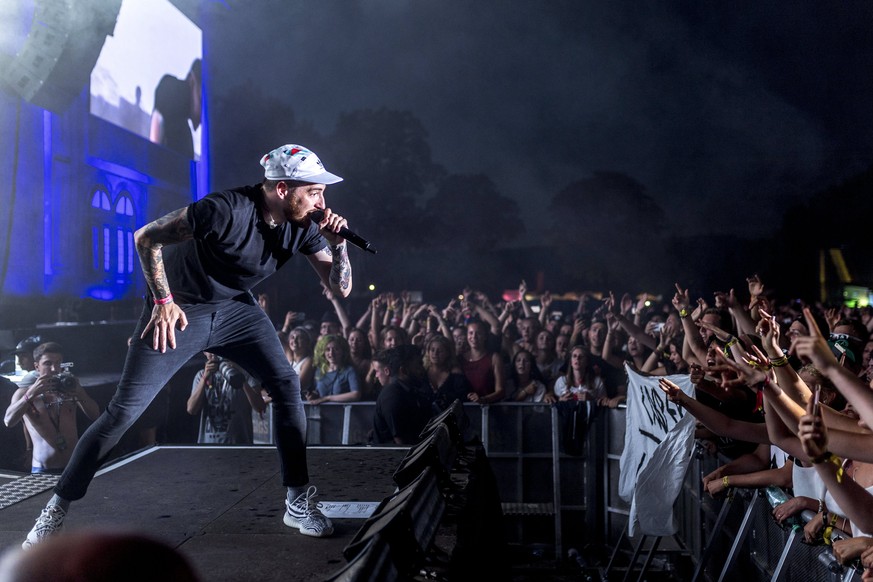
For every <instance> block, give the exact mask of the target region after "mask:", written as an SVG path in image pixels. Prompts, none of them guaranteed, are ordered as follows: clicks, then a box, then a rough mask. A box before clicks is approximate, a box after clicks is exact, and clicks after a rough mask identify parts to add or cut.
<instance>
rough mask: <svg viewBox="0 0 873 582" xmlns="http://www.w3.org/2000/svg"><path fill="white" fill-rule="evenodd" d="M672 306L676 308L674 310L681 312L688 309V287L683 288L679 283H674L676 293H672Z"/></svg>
mask: <svg viewBox="0 0 873 582" xmlns="http://www.w3.org/2000/svg"><path fill="white" fill-rule="evenodd" d="M672 302H673V307H675V308H676V311H678V312H680V313H681V312H682V311H683V310H684V311H688V310H689V308H690V306H691V300H690V299H688V289H683V288H682V287H680V286H679V283H676V294H675V295H673V301H672Z"/></svg>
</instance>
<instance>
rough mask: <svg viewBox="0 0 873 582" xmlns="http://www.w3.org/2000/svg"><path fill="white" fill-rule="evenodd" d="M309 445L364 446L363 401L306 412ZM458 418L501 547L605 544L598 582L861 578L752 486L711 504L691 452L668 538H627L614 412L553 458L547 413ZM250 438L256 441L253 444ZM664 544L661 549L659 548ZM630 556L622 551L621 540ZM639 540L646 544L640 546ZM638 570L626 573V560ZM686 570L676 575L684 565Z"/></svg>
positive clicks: (619, 431) (502, 411)
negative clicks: (491, 483) (475, 443)
mask: <svg viewBox="0 0 873 582" xmlns="http://www.w3.org/2000/svg"><path fill="white" fill-rule="evenodd" d="M305 408H306V416H307V420H308V442H309V444H311V445H350V446H354V445H366V444H367V443H368V437H369V432H370V430H371V428H372V422H373V420H372V419H373V410H374V408H375V403H373V402H353V403H326V404H322V405H318V406H313V405H306V406H305ZM464 410H465V412H466V413H467V417H468V419H469V420H470V423H471V428H472V430H473V432H474V433H476V434H478V435H479V436H480V439H481V440H482V444H483V446H484V448H485V451H486V454H487V455H488V458H489V460H490V463H491V466H492V469H493V471H494V473H495V476H496V478H497V483H498V488H499V492H500V497H501V502H502V506H503V511H504V517H505V519H506V524H505V525H506V531H507V539H508V541H509V542H511V543H517V544H521V545H524V546H530V547H535V548H536V547H539V546H541V547H542V548H543V551H544V552H545V553H547V554H550V553H552V552H554V557H555V558H557V559H559V560H560V559H562V558H564V557H565V556H564V550H565V548H564V545H565V544H564V540H565V539H572V540H583V542H584V543H590V544H604V545H606V546H608V548H609V549H610V550H611V553H612V556H611V557H610V559H609V563H608V564H607V565H606V568H601V574H602V576H603V578H604V579H609V580H613V579H615V580H617V579H619V578H620V576H619V574H620V575H621V576H623V579H625V580H630V579H631V577H632V576H633V575H634V574H637V575H638V579H639V580H643V579H644V578H645V576H646V574H647V572H648V571H651V570H653V569H655V568H657V569H668V570H676V571H677V572H678V573H680V578H679V579H689V580H710V581H723V580H739V579H742V580H744V582H756V581H759V580H760V581H763V580H774V581H788V580H803V581H814V582H818V581H821V582H835V581H840V580H842V581H849V580H859V579H860V572H856V571H855V570H853V569H852V568H842V567H840V566H839V564H837V563H835V561H834V559H833V556H832V554H831V552H830V549H829V548H827V547H823V546H810V545H806V544H803V543H801V539H802V537H803V534H802V532H792V531H785V530H783V529H782V528H781V527H780V526H779V525H777V524H776V523H775V521H774V520H773V519H772V517H771V508H770V506H769V504H768V503H767V501H766V499H764V498H763V495H759V494H758V491H756V490H734V491H733V493H732V495H730V496H728V497H726V498H721V499H712V498H711V497H710V496H709V495H708V494H707V493H706V491H705V490H704V489H703V487H702V477H703V476H704V475H706V474H708V473H709V472H711V471H713V470H714V469H716V468H717V467H718V466H719V464H720V461H719V459H718V458H716V457H713V456H711V455H706V454H703V453H701V452H698V454H696V455H695V456H694V458H693V459H692V463H691V466H690V467H689V470H688V472H687V473H686V476H685V482H684V486H683V488H682V491H681V493H680V495H679V498H678V499H677V501H676V504H675V506H674V515H675V516H676V519H677V523H678V532H677V533H676V535H675V536H673V537H672V539H670V540H667V541H666V542H665V541H664V540H661V539H659V538H655V539H648V538H646V536H641V535H638V536H636V537H635V538H634V539H629V538H628V537H627V535H626V533H627V521H628V515H629V504H628V503H626V502H625V501H624V500H622V499H621V498H620V497H619V496H618V482H619V460H620V458H621V453H622V450H623V449H624V432H625V413H624V407H623V406H621V407H619V408H617V409H601V410H599V411H598V414H597V416H596V417H595V419H594V420H593V421H592V422H591V424H590V428H589V432H588V437H587V440H586V441H585V446H584V450H582V451H576V453H577V454H575V455H569V454H567V453H566V452H564V446H563V442H562V439H563V438H564V436H563V435H562V434H561V429H562V423H561V418H560V417H559V413H558V410H557V408H556V407H554V406H549V405H543V404H531V403H514V402H503V403H496V404H490V405H486V406H480V405H478V404H472V403H467V404H465V405H464ZM260 425H261V429H260V434H259V429H258V427H257V426H256V428H255V433H256V442H264V443H270V442H271V441H272V438H271V435H270V431H269V414H267V415H265V416H264V417H263V418H261V419H260ZM257 439H259V440H257ZM662 542H663V543H662ZM627 543H630V544H631V546H632V548H630V549H628V550H626V549H625V547H624V546H625V544H627ZM647 544H648V547H647ZM638 560H642V563H641V564H639V565H637V561H638ZM689 563H690V566H691V568H692V570H691V571H689V572H681V567H682V566H683V564H684V565H685V567H687V566H688V564H689Z"/></svg>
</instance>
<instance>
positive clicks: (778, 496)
mask: <svg viewBox="0 0 873 582" xmlns="http://www.w3.org/2000/svg"><path fill="white" fill-rule="evenodd" d="M764 494H765V495H766V496H767V502H768V503H769V504H770V507H772V508H774V509H775V508H776V506H778V505H782V504H783V503H785V502H786V501H788V500H789V499H790V498H789V497H788V495H787V494H786V493H785V492H784V491H783V490H782V489H780V488H779V487H776V486H775V485H770V486H769V487H766V488H765V489H764ZM782 525H784V526H787V527H790V528H791V529H793V530H794V531H798V530H801V529H803V522H801V520H800V518H799V517H798V516H797V515H792V516H791V517H789V518H788V519H786V520H785V521H783V522H782Z"/></svg>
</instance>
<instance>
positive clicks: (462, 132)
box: [178, 0, 873, 240]
mask: <svg viewBox="0 0 873 582" xmlns="http://www.w3.org/2000/svg"><path fill="white" fill-rule="evenodd" d="M186 3H187V6H186ZM643 4H644V3H638V2H633V3H632V2H611V1H605V0H601V1H597V2H582V1H578V0H576V1H571V0H549V1H545V0H541V1H536V2H535V1H519V0H480V1H477V2H470V1H459V0H448V1H446V0H441V1H439V2H437V1H415V2H413V1H399V0H390V1H389V0H384V1H378V2H353V1H351V0H318V1H317V2H316V1H314V0H312V1H294V2H290V1H287V0H259V1H256V2H243V1H242V0H226V1H225V2H213V3H210V4H208V5H205V7H204V5H202V4H201V5H200V7H199V8H196V5H197V3H195V2H193V0H190V1H189V0H185V1H184V2H183V1H181V0H180V2H179V3H178V5H180V6H182V7H183V9H184V10H185V11H186V12H188V13H189V14H192V15H194V16H195V20H197V21H198V22H199V23H200V24H201V25H203V26H204V27H207V28H208V29H209V30H208V31H207V33H206V35H205V39H206V42H207V58H209V59H211V62H210V63H209V75H210V79H209V82H210V88H211V92H212V93H211V97H210V100H211V102H212V103H216V102H217V100H219V99H221V95H222V92H223V91H225V90H226V89H227V88H228V87H232V86H234V85H238V84H240V83H246V82H249V81H251V82H258V83H266V86H267V87H269V89H270V90H271V91H273V92H275V94H276V95H282V96H284V97H285V98H287V99H288V102H289V103H290V104H291V106H292V107H293V108H294V110H295V113H296V115H297V116H298V118H299V119H304V120H309V121H311V122H312V123H313V124H314V125H315V126H316V128H317V129H318V130H319V131H320V132H322V133H328V132H329V131H330V130H331V129H332V127H333V125H334V124H335V122H336V120H337V117H338V115H339V114H340V113H342V112H347V111H352V110H355V109H360V108H379V107H388V108H392V109H401V110H409V111H412V112H413V113H414V114H415V115H416V116H417V117H418V118H419V119H420V120H421V121H422V122H423V124H424V126H425V128H426V129H427V130H428V132H429V135H430V144H431V146H432V152H433V157H434V160H435V161H436V162H438V163H440V164H443V165H444V166H445V167H446V168H447V169H448V170H449V171H450V172H453V173H461V174H465V173H480V172H481V173H485V174H487V175H488V176H490V177H491V178H492V179H493V180H494V181H495V182H496V183H497V184H498V186H499V188H500V189H501V192H502V193H503V194H505V195H507V196H512V197H514V198H516V199H518V200H519V202H520V204H521V209H522V211H523V213H524V214H525V216H526V218H527V220H528V223H529V225H530V226H529V228H528V231H529V236H530V237H531V239H530V240H536V237H537V234H538V232H539V231H540V229H541V228H554V227H555V226H556V225H560V226H566V225H561V223H560V220H558V219H557V218H555V217H549V216H547V212H546V209H547V207H548V203H549V201H550V200H551V199H552V197H553V196H554V195H555V193H557V192H558V191H559V190H561V189H562V188H563V187H564V186H566V185H567V184H569V183H570V182H572V181H575V180H579V179H582V178H585V177H588V176H590V174H591V172H594V171H599V170H607V171H617V172H623V173H626V174H628V175H629V176H631V177H633V178H634V179H636V180H638V181H639V182H641V183H642V184H644V185H645V186H646V189H647V192H648V194H649V195H650V196H652V197H653V198H654V199H655V200H656V201H657V202H658V203H659V204H660V205H661V206H662V208H664V210H665V211H666V214H667V216H668V217H669V219H670V220H671V224H670V225H668V226H669V227H670V228H672V229H674V230H675V231H677V232H679V233H686V234H687V233H700V232H721V233H727V232H730V233H737V234H741V235H760V234H764V233H766V231H767V229H770V228H773V227H775V226H778V221H779V219H780V218H781V208H782V207H783V206H784V205H785V204H787V203H790V202H791V201H792V200H793V199H795V198H797V197H805V196H808V195H810V194H812V193H814V192H815V191H817V190H819V189H822V188H824V187H826V186H828V185H832V184H835V183H839V182H840V181H841V180H843V179H845V178H847V177H849V176H851V175H853V174H855V173H857V172H858V171H860V170H862V169H864V168H866V167H867V166H868V165H869V164H870V161H871V159H873V155H871V153H873V108H871V104H873V99H871V97H873V76H871V72H873V71H871V69H873V36H871V31H873V8H871V6H873V5H871V4H870V3H869V2H859V1H851V2H839V3H814V2H803V3H785V2H779V3H775V2H769V3H753V2H745V3H721V2H704V3H701V2H691V1H688V2H675V3H657V5H643ZM198 10H199V14H198ZM212 128H213V129H212V131H213V140H215V139H222V135H221V120H220V119H213V120H212ZM256 130H257V128H253V134H252V136H251V138H250V139H253V140H257V139H258V138H257V131H256ZM288 137H289V140H293V138H294V136H288ZM273 145H278V144H264V146H265V151H266V149H268V148H269V147H273ZM322 157H323V158H325V159H327V160H330V158H331V156H330V152H323V153H322ZM331 161H332V164H330V165H329V168H330V169H332V170H335V171H336V172H338V173H340V174H341V173H342V160H331ZM217 162H218V161H217ZM219 163H220V162H219ZM242 179H243V177H241V180H242ZM215 186H216V187H217V186H222V185H218V184H216V185H215ZM351 219H352V220H353V217H351Z"/></svg>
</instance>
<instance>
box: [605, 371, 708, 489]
mask: <svg viewBox="0 0 873 582" xmlns="http://www.w3.org/2000/svg"><path fill="white" fill-rule="evenodd" d="M625 370H626V372H627V415H626V426H625V433H624V451H622V453H621V460H620V461H619V471H620V475H619V480H618V494H619V495H620V496H621V498H622V499H624V500H625V501H627V502H629V503H630V502H631V501H632V500H633V495H634V489H635V486H636V482H637V475H638V474H639V472H640V471H641V470H642V469H643V467H644V466H645V465H646V463H647V462H648V461H649V458H651V456H652V453H654V451H655V448H656V447H657V446H658V445H659V444H661V442H662V441H663V440H664V438H665V437H666V436H667V433H669V432H670V430H672V429H673V427H674V426H676V425H677V424H678V423H679V421H680V420H682V418H683V417H684V416H685V415H686V412H685V410H684V409H683V408H681V407H680V406H678V405H676V404H673V403H672V402H670V401H669V400H667V395H666V394H664V391H663V390H661V388H660V387H659V386H658V379H659V378H662V377H663V376H643V375H641V374H640V373H639V372H637V371H636V370H635V369H634V368H632V367H630V366H628V365H627V364H625ZM666 378H667V379H668V380H670V381H672V382H673V383H674V384H676V385H677V386H679V388H681V389H682V391H683V392H685V394H687V395H688V396H690V397H692V398H694V385H693V384H692V383H691V379H690V378H689V376H688V375H686V374H681V375H679V374H677V375H673V376H667V377H666Z"/></svg>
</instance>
